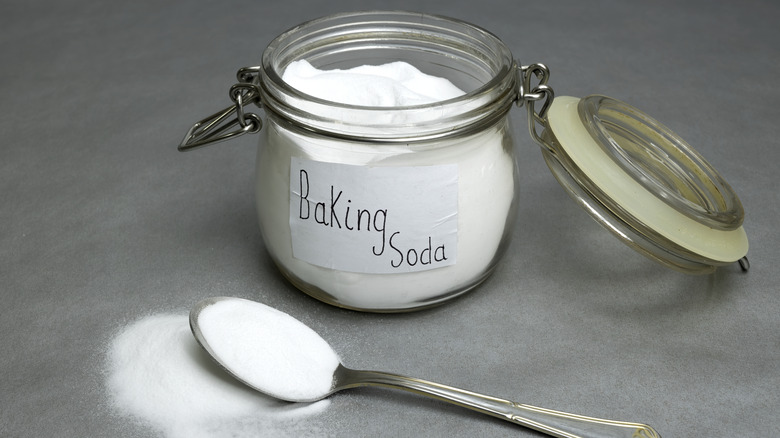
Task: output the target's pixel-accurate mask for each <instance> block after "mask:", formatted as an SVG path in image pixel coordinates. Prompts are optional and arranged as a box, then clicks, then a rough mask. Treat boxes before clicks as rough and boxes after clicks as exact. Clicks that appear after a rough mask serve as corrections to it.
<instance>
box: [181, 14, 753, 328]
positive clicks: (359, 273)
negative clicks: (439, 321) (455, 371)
mask: <svg viewBox="0 0 780 438" xmlns="http://www.w3.org/2000/svg"><path fill="white" fill-rule="evenodd" d="M300 60H305V61H308V62H309V63H310V64H312V65H313V66H314V67H316V68H318V69H320V70H333V69H341V70H345V69H349V68H353V67H358V66H362V65H367V64H368V65H382V64H387V63H390V62H395V61H405V62H406V63H408V64H411V65H413V66H414V67H416V68H417V69H419V70H421V71H422V72H423V73H426V74H428V75H431V76H436V77H439V78H444V79H447V80H449V81H450V82H451V83H452V84H454V85H455V86H457V87H458V88H460V89H461V90H463V91H465V94H464V95H462V96H460V97H456V98H452V99H448V100H442V101H439V102H435V103H431V104H425V105H415V106H396V107H370V106H355V105H348V104H341V103H337V102H333V101H329V100H323V99H318V98H316V97H314V96H311V95H308V94H305V93H303V92H301V91H299V90H297V89H295V88H293V87H291V86H290V85H289V84H288V83H286V82H285V81H284V80H283V79H282V77H283V72H284V71H285V69H286V68H287V67H288V66H289V65H290V64H291V63H293V62H295V61H300ZM548 78H549V70H548V69H547V67H545V66H544V65H543V64H532V65H529V66H522V65H520V64H518V63H517V62H516V61H515V58H514V57H513V56H512V53H511V52H510V50H509V49H508V48H507V46H506V45H505V44H504V43H503V42H502V41H501V40H499V39H498V38H497V37H496V36H494V35H493V34H491V33H490V32H488V31H486V30H483V29H481V28H479V27H477V26H474V25H471V24H469V23H465V22H462V21H459V20H454V19H450V18H446V17H439V16H432V15H427V14H419V13H411V12H359V13H347V14H340V15H334V16H330V17H325V18H322V19H318V20H314V21H310V22H307V23H304V24H302V25H300V26H297V27H295V28H293V29H291V30H289V31H287V32H285V33H283V34H281V35H280V36H278V37H277V38H275V39H274V40H273V41H272V42H271V43H270V44H269V45H268V47H267V48H266V49H265V51H264V52H263V56H262V63H261V65H260V66H258V67H249V68H244V69H241V70H239V72H238V81H239V82H238V83H237V84H236V85H234V86H233V87H232V88H231V90H230V97H231V99H232V100H233V102H234V104H233V105H231V106H229V107H228V108H227V109H225V110H223V111H221V112H218V113H216V114H214V115H212V116H210V117H208V118H206V119H204V120H202V121H200V122H198V123H196V124H195V125H194V126H193V127H192V128H191V129H190V131H189V132H188V133H187V135H186V136H185V138H184V140H183V141H182V143H181V144H180V145H179V149H180V150H189V149H193V148H196V147H199V146H203V145H206V144H209V143H213V142H215V141H221V140H226V139H229V138H231V137H234V136H237V135H241V134H244V133H247V132H258V131H260V130H261V127H263V120H262V119H261V118H260V117H259V116H257V115H256V114H253V113H248V112H245V110H244V107H245V106H246V105H248V104H250V103H254V104H257V105H258V106H260V107H262V108H263V109H264V110H265V114H266V117H265V127H264V129H262V131H263V134H262V136H261V141H260V145H259V147H258V154H257V175H256V189H257V190H256V196H257V211H258V216H259V222H260V228H261V231H262V236H263V239H264V241H265V244H266V247H267V249H268V252H269V254H270V256H271V257H272V259H273V260H274V262H275V263H276V264H277V265H278V267H279V269H280V270H281V272H282V273H283V274H284V275H285V276H286V277H287V278H288V279H289V280H290V281H291V282H292V283H293V284H295V285H296V286H297V287H298V288H299V289H301V290H302V291H304V292H306V293H307V294H309V295H311V296H313V297H315V298H317V299H320V300H322V301H324V302H327V303H330V304H334V305H337V306H341V307H346V308H351V309H358V310H368V311H377V312H392V311H404V310H411V309H419V308H424V307H428V306H431V305H435V304H438V303H441V302H444V301H446V300H449V299H451V298H453V297H456V296H458V295H460V294H463V293H464V292H467V291H469V290H471V289H473V288H474V287H475V286H477V285H478V284H480V283H481V282H482V281H483V280H485V279H486V278H487V277H488V276H489V275H490V273H491V272H492V270H493V269H494V268H495V266H496V263H497V262H498V260H499V259H500V258H501V255H502V254H503V252H504V250H505V249H506V247H507V245H508V241H509V237H510V235H511V227H512V225H513V224H514V220H515V212H516V205H515V204H516V202H517V199H516V198H517V188H518V175H517V168H516V166H515V155H514V154H515V151H514V149H515V148H514V140H513V138H512V129H511V126H510V120H509V112H510V110H511V109H512V107H513V106H515V105H517V106H523V105H526V108H527V111H528V126H529V132H530V134H531V137H532V138H533V139H534V140H535V141H536V143H537V144H539V145H540V146H541V148H542V153H543V156H544V159H545V161H546V162H547V164H548V166H549V168H550V170H551V171H552V173H553V175H554V176H555V177H556V178H557V179H558V181H559V182H560V183H561V185H562V186H563V187H564V188H565V189H566V190H567V191H568V192H569V194H570V195H571V196H572V197H573V198H574V199H575V200H576V201H577V202H578V203H579V204H580V205H581V206H583V207H584V208H585V210H586V211H588V213H590V214H591V216H592V217H593V218H594V219H596V220H597V221H598V222H599V223H600V224H601V225H603V226H604V227H605V228H607V229H608V230H610V231H611V232H613V234H614V235H615V236H617V237H618V238H619V239H620V240H622V241H623V242H624V243H626V244H627V245H629V246H630V247H632V248H634V249H635V250H637V251H639V252H640V253H642V254H643V255H645V256H647V257H649V258H651V259H653V260H655V261H658V262H660V263H662V264H664V265H666V266H668V267H671V268H674V269H677V270H679V271H683V272H687V273H707V272H711V271H712V270H714V269H715V268H716V267H718V266H722V265H726V264H731V263H734V262H737V261H738V262H739V263H740V265H741V266H742V268H743V269H744V270H747V269H748V266H749V264H748V262H747V258H746V257H745V255H746V253H747V249H748V243H747V237H746V233H745V231H744V229H743V227H742V221H743V216H744V212H743V210H742V205H741V204H740V203H739V199H738V198H737V196H736V194H735V193H734V192H733V191H732V189H731V187H730V186H729V185H728V184H727V183H726V182H725V181H724V180H723V179H722V178H721V177H720V175H719V174H718V173H717V172H716V171H715V170H714V169H713V168H712V167H711V166H710V165H709V164H708V163H707V162H706V161H705V160H704V159H703V158H702V157H701V156H699V155H698V154H697V153H696V152H695V151H694V150H693V149H692V148H691V147H690V146H688V145H687V144H686V143H685V142H683V141H682V140H681V139H680V138H679V137H677V136H676V135H675V134H674V133H672V132H671V131H669V130H668V129H667V128H665V127H664V126H663V125H661V124H660V123H658V122H657V121H655V120H654V119H652V118H650V117H649V116H647V115H645V114H643V113H641V112H640V111H638V110H637V109H635V108H633V107H631V106H629V105H627V104H624V103H623V102H619V101H616V100H614V99H610V98H606V97H603V96H589V97H586V98H584V99H579V98H573V97H560V98H556V97H555V96H554V93H553V91H552V88H550V87H549V86H547V79H548ZM532 82H535V84H532ZM537 102H538V103H541V106H540V109H539V111H537V105H536V103H537ZM538 128H541V134H538V133H537V129H538Z"/></svg>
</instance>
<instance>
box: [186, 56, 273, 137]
mask: <svg viewBox="0 0 780 438" xmlns="http://www.w3.org/2000/svg"><path fill="white" fill-rule="evenodd" d="M259 70H260V67H244V68H242V69H240V70H238V73H237V74H236V77H237V78H238V83H237V84H234V85H233V86H232V87H230V93H229V95H230V99H231V100H232V101H233V104H232V105H230V106H229V107H227V108H225V109H224V110H222V111H219V112H217V113H214V114H212V115H210V116H208V117H206V118H205V119H203V120H200V121H199V122H197V123H195V124H194V125H192V128H190V130H189V131H187V134H186V135H185V136H184V139H183V140H182V141H181V144H179V147H178V149H179V151H182V152H184V151H189V150H192V149H195V148H199V147H201V146H207V145H210V144H213V143H217V142H220V141H225V140H229V139H231V138H233V137H239V136H241V135H244V134H246V133H256V132H258V131H260V129H261V128H262V127H263V122H262V119H261V118H260V116H258V115H257V114H255V113H246V112H244V107H245V106H246V105H249V104H250V103H254V104H256V105H257V106H258V107H260V91H259V89H258V71H259ZM234 113H235V115H236V116H235V117H234V118H232V119H229V118H230V117H231V116H232V115H233V114H234Z"/></svg>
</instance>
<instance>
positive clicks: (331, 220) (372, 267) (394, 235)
mask: <svg viewBox="0 0 780 438" xmlns="http://www.w3.org/2000/svg"><path fill="white" fill-rule="evenodd" d="M290 230H291V233H292V246H293V256H294V257H295V258H298V259H300V260H304V261H306V262H309V263H312V264H314V265H318V266H322V267H326V268H330V269H336V270H340V271H348V272H359V273H372V274H391V273H403V272H416V271H424V270H428V269H436V268H440V267H443V266H448V265H452V264H454V263H455V261H456V258H457V255H458V166H457V165H456V164H447V165H436V166H418V167H369V166H354V165H346V164H334V163H323V162H319V161H310V160H306V159H301V158H296V157H293V158H292V160H291V162H290Z"/></svg>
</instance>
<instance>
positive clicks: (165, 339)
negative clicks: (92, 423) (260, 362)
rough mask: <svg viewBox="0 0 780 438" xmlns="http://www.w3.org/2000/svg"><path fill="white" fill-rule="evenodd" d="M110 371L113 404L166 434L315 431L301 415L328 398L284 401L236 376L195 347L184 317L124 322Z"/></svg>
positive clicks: (182, 437)
mask: <svg viewBox="0 0 780 438" xmlns="http://www.w3.org/2000/svg"><path fill="white" fill-rule="evenodd" d="M107 371H108V375H107V388H108V391H109V394H110V396H111V398H112V401H113V405H114V407H115V408H116V409H117V410H118V411H119V412H120V413H122V414H125V415H130V416H133V417H136V418H138V419H140V420H142V421H143V422H145V423H148V424H149V425H150V426H152V427H154V428H155V429H157V430H158V431H160V432H162V434H163V435H164V436H166V437H169V438H193V437H195V438H201V437H202V438H207V437H208V438H223V437H224V438H227V437H234V438H235V437H240V438H249V437H265V436H267V437H297V436H309V435H308V434H313V435H316V434H317V433H316V427H315V426H314V425H313V424H311V423H310V422H307V421H306V418H310V417H312V418H316V416H317V414H318V413H320V412H322V411H323V410H324V409H325V408H326V407H327V406H328V404H329V403H330V402H329V401H328V400H323V401H320V402H317V403H313V404H308V405H307V404H299V403H296V404H290V403H284V402H280V401H278V400H274V399H272V398H270V397H268V396H265V395H263V394H261V393H259V392H257V391H254V390H252V389H249V388H247V387H246V386H245V385H243V384H241V383H239V382H237V381H235V379H233V378H232V377H230V376H228V375H227V374H226V373H225V372H224V371H223V370H222V369H220V368H219V367H218V366H217V365H216V364H214V363H213V361H212V360H211V358H209V357H208V355H207V354H206V353H205V352H204V351H203V350H202V349H201V347H200V346H199V345H198V344H197V342H196V341H195V339H194V337H193V336H192V333H191V332H190V328H189V318H188V316H187V315H170V314H161V315H153V316H149V317H146V318H143V319H141V320H139V321H137V322H135V323H133V324H131V325H129V326H127V327H126V328H125V329H124V330H123V331H122V332H121V333H119V334H118V335H117V336H116V337H115V338H114V340H113V341H112V344H111V347H110V350H109V353H108V370H107Z"/></svg>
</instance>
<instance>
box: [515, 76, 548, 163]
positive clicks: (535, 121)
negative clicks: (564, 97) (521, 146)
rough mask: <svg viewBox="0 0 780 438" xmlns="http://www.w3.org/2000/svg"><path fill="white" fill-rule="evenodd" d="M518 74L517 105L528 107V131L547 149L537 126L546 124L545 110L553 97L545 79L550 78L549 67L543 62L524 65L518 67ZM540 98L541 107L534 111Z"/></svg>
mask: <svg viewBox="0 0 780 438" xmlns="http://www.w3.org/2000/svg"><path fill="white" fill-rule="evenodd" d="M520 75H521V77H520V93H519V95H518V98H517V106H518V107H522V106H523V105H524V104H525V105H526V108H528V132H529V133H530V134H531V137H532V138H533V139H534V141H535V142H536V143H537V144H538V145H539V146H541V147H543V148H545V149H548V150H549V149H550V147H549V146H548V145H547V144H546V143H545V142H544V140H542V138H541V137H540V136H539V134H538V133H537V127H538V126H542V127H546V126H547V110H549V109H550V105H552V103H553V99H555V93H554V92H553V89H552V88H551V87H550V86H549V85H547V81H548V80H549V79H550V69H548V68H547V66H546V65H544V64H531V65H524V66H522V67H520ZM534 77H535V78H536V80H537V84H536V85H535V86H532V85H531V80H532V79H533V78H534ZM541 100H543V101H544V103H542V108H541V110H540V111H539V112H536V108H535V107H536V102H538V101H541Z"/></svg>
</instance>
